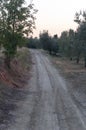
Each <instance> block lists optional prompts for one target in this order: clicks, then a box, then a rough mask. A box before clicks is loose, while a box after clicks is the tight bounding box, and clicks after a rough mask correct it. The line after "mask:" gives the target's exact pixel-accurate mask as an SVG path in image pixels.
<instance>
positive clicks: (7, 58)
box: [4, 56, 11, 69]
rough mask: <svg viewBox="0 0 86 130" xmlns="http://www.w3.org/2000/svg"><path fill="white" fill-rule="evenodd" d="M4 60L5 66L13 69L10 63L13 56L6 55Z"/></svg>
mask: <svg viewBox="0 0 86 130" xmlns="http://www.w3.org/2000/svg"><path fill="white" fill-rule="evenodd" d="M4 62H5V66H6V67H7V68H8V69H11V65H10V62H11V58H10V56H6V57H5V61H4Z"/></svg>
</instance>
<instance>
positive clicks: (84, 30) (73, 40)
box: [59, 11, 86, 67]
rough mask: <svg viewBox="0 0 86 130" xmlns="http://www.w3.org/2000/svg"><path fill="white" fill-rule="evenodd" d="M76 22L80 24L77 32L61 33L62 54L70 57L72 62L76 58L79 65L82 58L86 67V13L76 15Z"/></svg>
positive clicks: (60, 45)
mask: <svg viewBox="0 0 86 130" xmlns="http://www.w3.org/2000/svg"><path fill="white" fill-rule="evenodd" d="M81 16H82V17H81ZM74 21H75V22H77V23H78V28H77V30H76V31H75V32H74V30H72V29H70V30H69V31H63V32H62V33H61V36H60V38H59V47H60V53H61V54H63V55H65V56H68V57H69V58H70V60H72V59H73V58H74V59H75V58H76V62H77V63H79V61H80V58H83V59H84V63H85V67H86V12H85V11H83V12H81V11H80V13H76V15H75V20H74Z"/></svg>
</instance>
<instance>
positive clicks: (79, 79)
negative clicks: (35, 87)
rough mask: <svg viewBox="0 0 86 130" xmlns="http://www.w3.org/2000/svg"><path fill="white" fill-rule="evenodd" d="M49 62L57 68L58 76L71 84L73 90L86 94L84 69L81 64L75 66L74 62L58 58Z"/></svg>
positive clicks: (85, 71)
mask: <svg viewBox="0 0 86 130" xmlns="http://www.w3.org/2000/svg"><path fill="white" fill-rule="evenodd" d="M51 60H52V62H53V63H54V65H55V66H56V67H57V68H59V72H60V74H62V75H63V76H64V77H65V78H66V79H67V80H68V81H69V82H70V83H71V84H72V87H73V89H76V90H80V91H83V93H86V68H85V67H84V64H83V62H80V64H78V65H77V64H76V61H70V60H68V59H66V58H58V57H51Z"/></svg>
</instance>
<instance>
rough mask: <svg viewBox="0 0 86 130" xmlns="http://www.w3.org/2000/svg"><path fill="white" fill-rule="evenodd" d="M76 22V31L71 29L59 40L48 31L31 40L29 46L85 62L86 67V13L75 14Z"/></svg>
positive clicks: (62, 34)
mask: <svg viewBox="0 0 86 130" xmlns="http://www.w3.org/2000/svg"><path fill="white" fill-rule="evenodd" d="M74 22H76V23H77V24H78V28H77V30H76V31H74V30H73V29H69V31H63V32H62V33H61V36H60V37H59V38H58V36H57V35H54V36H53V37H51V36H50V35H49V33H48V31H46V30H45V31H43V32H42V33H40V34H39V38H32V37H31V38H29V40H28V46H29V47H32V48H43V49H44V50H46V51H48V52H49V53H50V54H55V55H58V53H59V55H60V56H66V57H68V58H69V59H70V60H76V63H77V64H78V63H79V62H80V60H83V61H84V66H85V67H86V11H80V12H79V13H76V14H75V19H74Z"/></svg>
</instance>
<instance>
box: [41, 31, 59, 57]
mask: <svg viewBox="0 0 86 130" xmlns="http://www.w3.org/2000/svg"><path fill="white" fill-rule="evenodd" d="M39 37H40V39H39V40H40V43H41V46H42V48H43V49H44V50H47V51H48V52H49V53H50V54H55V55H56V54H57V53H58V50H59V46H58V36H57V35H54V36H53V37H51V36H50V35H49V33H48V31H43V32H42V33H40V35H39Z"/></svg>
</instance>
